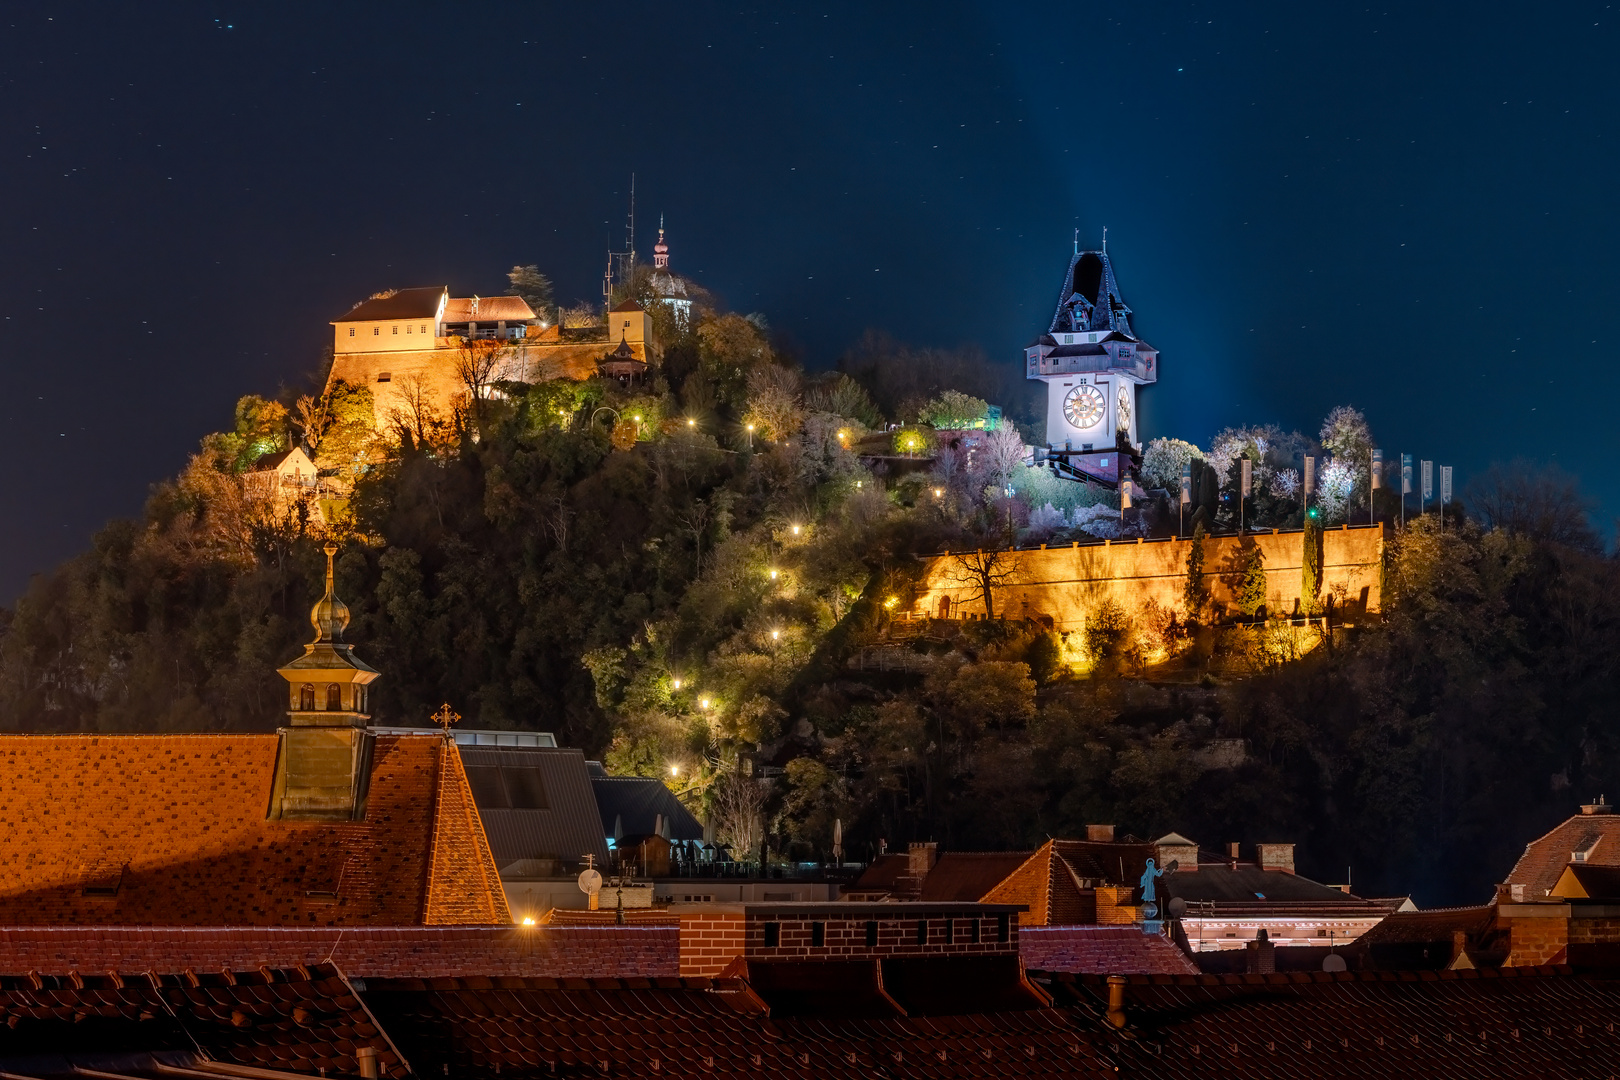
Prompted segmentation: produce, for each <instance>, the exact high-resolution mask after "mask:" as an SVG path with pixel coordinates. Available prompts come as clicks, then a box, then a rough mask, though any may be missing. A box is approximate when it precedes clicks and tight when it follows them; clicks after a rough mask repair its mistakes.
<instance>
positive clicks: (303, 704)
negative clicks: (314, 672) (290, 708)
mask: <svg viewBox="0 0 1620 1080" xmlns="http://www.w3.org/2000/svg"><path fill="white" fill-rule="evenodd" d="M298 711H299V712H314V711H315V685H314V684H313V683H305V684H304V685H303V686H301V687H299V688H298Z"/></svg>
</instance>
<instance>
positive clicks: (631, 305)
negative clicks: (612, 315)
mask: <svg viewBox="0 0 1620 1080" xmlns="http://www.w3.org/2000/svg"><path fill="white" fill-rule="evenodd" d="M613 310H614V311H644V310H646V309H645V308H643V307H642V306H641V305H640V304H638V303H636V302H635V301H634V300H624V301H621V302H620V303H619V304H618V306H616V307H615V308H613Z"/></svg>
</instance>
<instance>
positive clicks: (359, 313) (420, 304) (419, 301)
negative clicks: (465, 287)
mask: <svg viewBox="0 0 1620 1080" xmlns="http://www.w3.org/2000/svg"><path fill="white" fill-rule="evenodd" d="M449 291H450V290H449V289H448V288H447V287H446V286H443V285H430V286H427V287H424V288H420V289H391V290H389V291H388V292H386V293H378V294H377V295H376V296H373V297H372V298H371V299H370V300H362V301H361V302H360V303H358V304H356V305H354V307H352V308H350V309H349V310H348V311H347V312H346V313H345V314H343V315H340V316H339V317H338V318H337V319H335V320H334V321H335V322H340V323H345V322H383V321H385V320H388V319H431V318H434V317H435V316H437V315H438V314H439V304H440V303H441V302H442V301H443V300H444V297H445V294H446V293H448V292H449Z"/></svg>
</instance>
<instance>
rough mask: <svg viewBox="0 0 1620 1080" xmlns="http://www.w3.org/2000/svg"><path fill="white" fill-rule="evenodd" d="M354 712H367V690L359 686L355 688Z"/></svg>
mask: <svg viewBox="0 0 1620 1080" xmlns="http://www.w3.org/2000/svg"><path fill="white" fill-rule="evenodd" d="M354 711H355V712H365V711H366V688H365V687H363V686H357V687H355V688H354Z"/></svg>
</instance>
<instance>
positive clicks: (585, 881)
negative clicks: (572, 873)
mask: <svg viewBox="0 0 1620 1080" xmlns="http://www.w3.org/2000/svg"><path fill="white" fill-rule="evenodd" d="M579 891H580V892H582V893H584V894H586V895H587V896H589V895H591V894H592V893H599V892H601V891H602V875H601V874H599V873H597V872H596V871H595V870H581V871H580V874H579Z"/></svg>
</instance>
